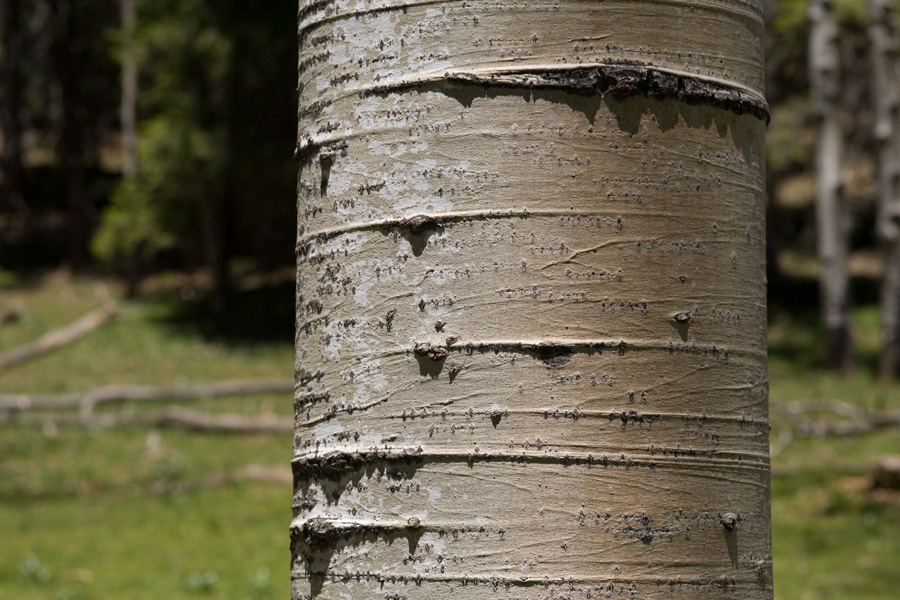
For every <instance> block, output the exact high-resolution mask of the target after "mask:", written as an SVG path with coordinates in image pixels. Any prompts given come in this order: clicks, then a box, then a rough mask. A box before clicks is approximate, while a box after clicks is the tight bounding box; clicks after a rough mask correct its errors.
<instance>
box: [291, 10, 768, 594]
mask: <svg viewBox="0 0 900 600" xmlns="http://www.w3.org/2000/svg"><path fill="white" fill-rule="evenodd" d="M299 18H300V39H301V46H300V61H299V64H300V90H301V94H300V109H299V111H298V115H299V118H300V130H299V134H298V146H297V155H298V158H299V160H300V177H299V185H298V214H299V223H298V243H297V254H298V273H297V289H298V292H297V294H298V295H297V322H296V324H297V327H296V331H297V364H296V369H295V372H296V380H297V391H296V394H295V418H296V430H295V439H294V457H293V461H292V466H293V473H294V502H293V516H294V518H293V522H292V526H291V548H292V556H293V558H292V580H293V586H292V588H293V591H292V597H293V598H294V599H295V600H299V599H305V598H322V599H325V598H342V597H360V598H364V597H384V598H392V599H396V600H399V599H400V598H408V599H410V600H412V599H415V598H451V597H452V598H454V599H459V598H461V599H466V598H482V597H484V596H485V595H486V594H487V593H491V594H492V595H493V594H499V595H500V596H498V597H503V598H510V599H511V598H521V599H529V600H530V599H535V600H536V599H545V598H547V599H549V598H556V597H560V594H566V595H571V596H573V597H575V596H578V597H593V596H594V595H598V596H604V595H611V596H612V595H614V596H618V595H627V596H628V597H632V598H676V599H677V598H692V599H693V598H700V599H703V598H721V597H734V598H771V597H772V581H771V554H770V552H771V550H770V530H769V504H768V497H769V459H768V429H769V428H768V413H767V403H766V400H767V389H768V384H767V381H766V364H765V354H766V351H765V342H766V340H765V248H764V235H765V233H764V232H765V225H764V212H765V207H764V185H765V184H764V174H763V170H764V143H763V142H764V141H763V133H764V129H765V122H766V119H767V114H768V113H767V108H766V104H765V101H764V99H763V95H762V78H763V73H762V56H761V34H762V12H761V6H760V5H758V4H756V3H746V2H732V1H727V2H715V3H706V4H697V3H694V4H686V3H684V4H682V3H649V4H646V5H642V6H641V7H636V6H635V5H633V4H625V3H618V2H612V3H609V2H604V3H576V2H565V3H560V2H550V1H538V2H529V3H521V2H515V1H512V0H492V1H490V2H480V3H470V2H434V1H429V2H400V1H387V0H385V1H383V2H351V1H347V0H331V1H325V0H315V1H311V2H304V3H303V4H302V5H301V8H300V12H299ZM661 23H665V24H666V25H665V26H663V27H661V26H660V24H661ZM698 24H700V26H701V27H703V29H704V35H703V36H697V35H696V28H697V26H698ZM735 48H740V49H741V54H737V53H736V52H735Z"/></svg>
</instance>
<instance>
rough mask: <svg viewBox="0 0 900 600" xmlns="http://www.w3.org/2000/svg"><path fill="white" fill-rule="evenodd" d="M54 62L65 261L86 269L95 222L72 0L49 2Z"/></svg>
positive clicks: (78, 49)
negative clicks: (88, 185)
mask: <svg viewBox="0 0 900 600" xmlns="http://www.w3.org/2000/svg"><path fill="white" fill-rule="evenodd" d="M52 7H53V18H54V28H55V35H54V63H55V65H56V69H57V77H58V80H59V96H60V98H59V101H60V108H61V113H62V124H61V125H62V127H61V129H62V131H61V133H60V138H59V151H58V154H59V159H60V161H61V162H62V173H63V185H64V188H65V189H64V194H65V205H66V212H67V215H66V216H67V223H66V231H67V235H68V241H67V245H68V250H67V253H66V261H67V262H68V263H69V266H71V267H73V268H76V269H78V268H82V267H85V266H87V264H88V262H89V260H90V257H89V255H88V243H89V240H90V237H91V234H92V232H93V226H94V222H95V221H96V217H97V214H96V209H95V207H94V205H93V204H92V203H91V200H90V197H89V196H88V190H87V179H86V175H85V147H84V146H85V139H84V138H85V120H86V118H87V114H86V110H87V109H86V108H85V106H84V104H83V103H82V102H81V90H80V82H81V76H82V72H81V60H80V59H81V48H80V47H79V44H78V43H76V40H77V36H76V35H75V31H74V29H75V22H74V20H75V14H74V11H73V8H74V7H73V5H72V0H53V3H52Z"/></svg>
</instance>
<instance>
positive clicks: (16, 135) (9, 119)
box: [0, 0, 28, 218]
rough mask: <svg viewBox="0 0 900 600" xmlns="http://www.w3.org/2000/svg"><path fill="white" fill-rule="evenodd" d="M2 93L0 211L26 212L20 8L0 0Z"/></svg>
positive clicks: (13, 1) (12, 1)
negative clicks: (21, 113) (21, 112)
mask: <svg viewBox="0 0 900 600" xmlns="http://www.w3.org/2000/svg"><path fill="white" fill-rule="evenodd" d="M0 45H2V63H0V68H2V73H3V78H2V82H3V83H2V92H3V100H2V102H0V132H2V141H0V150H2V154H0V156H2V162H0V168H2V170H0V211H2V212H8V213H12V214H17V215H18V216H19V217H20V218H24V217H25V216H26V215H27V212H28V209H27V206H26V204H25V197H24V195H23V189H24V186H25V171H24V166H23V157H22V154H23V151H22V120H21V115H20V111H21V110H22V59H23V54H22V53H23V52H24V48H23V41H22V11H21V3H20V2H19V0H0Z"/></svg>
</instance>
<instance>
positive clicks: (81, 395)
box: [0, 379, 294, 413]
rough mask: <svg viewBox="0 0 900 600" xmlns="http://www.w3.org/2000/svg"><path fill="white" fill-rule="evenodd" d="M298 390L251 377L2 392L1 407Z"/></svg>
mask: <svg viewBox="0 0 900 600" xmlns="http://www.w3.org/2000/svg"><path fill="white" fill-rule="evenodd" d="M293 391H294V382H293V380H291V379H249V380H234V381H220V382H217V383H201V384H197V385H188V386H162V387H156V386H138V385H111V386H105V387H101V388H97V389H95V390H91V391H88V392H76V393H68V394H0V411H2V410H7V411H28V410H70V409H81V410H82V412H84V413H90V412H91V411H93V409H94V407H96V406H98V405H100V404H106V403H110V402H125V401H135V402H156V401H162V400H189V399H196V398H217V397H222V396H245V395H252V394H285V393H290V392H293Z"/></svg>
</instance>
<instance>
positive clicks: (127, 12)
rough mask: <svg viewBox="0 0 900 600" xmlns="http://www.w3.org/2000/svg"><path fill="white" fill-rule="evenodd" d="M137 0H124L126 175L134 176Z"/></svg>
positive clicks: (121, 10)
mask: <svg viewBox="0 0 900 600" xmlns="http://www.w3.org/2000/svg"><path fill="white" fill-rule="evenodd" d="M134 2H135V0H120V1H119V15H120V19H121V21H122V102H121V105H120V108H119V114H120V115H121V121H122V176H123V177H125V178H126V179H134V178H135V177H136V176H137V170H138V154H137V142H138V135H137V96H138V72H137V59H136V57H135V55H134V28H135V22H136V18H135V17H136V15H135V7H134Z"/></svg>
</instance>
